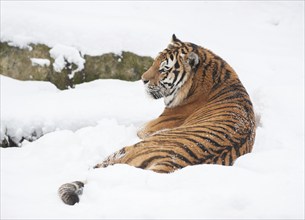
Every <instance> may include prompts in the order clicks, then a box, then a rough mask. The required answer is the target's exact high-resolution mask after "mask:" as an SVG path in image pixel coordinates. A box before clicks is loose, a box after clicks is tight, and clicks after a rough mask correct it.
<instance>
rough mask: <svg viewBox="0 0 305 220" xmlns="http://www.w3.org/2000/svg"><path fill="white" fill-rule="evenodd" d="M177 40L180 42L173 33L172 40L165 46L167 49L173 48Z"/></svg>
mask: <svg viewBox="0 0 305 220" xmlns="http://www.w3.org/2000/svg"><path fill="white" fill-rule="evenodd" d="M178 42H180V43H181V40H179V39H178V38H177V37H176V35H175V34H173V36H172V40H171V42H170V44H169V45H168V46H167V48H168V49H173V48H174V46H175V44H177V43H178Z"/></svg>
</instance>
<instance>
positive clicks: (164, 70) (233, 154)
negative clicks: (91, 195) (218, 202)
mask: <svg viewBox="0 0 305 220" xmlns="http://www.w3.org/2000/svg"><path fill="white" fill-rule="evenodd" d="M142 81H143V83H144V85H145V88H146V91H147V92H148V94H149V95H150V96H151V97H153V98H154V99H159V98H164V103H165V109H164V111H163V113H162V114H161V115H160V116H159V117H158V118H157V119H155V120H152V121H150V122H149V123H147V124H146V125H145V127H144V128H143V129H142V130H140V131H139V132H138V136H139V137H140V138H141V139H143V140H142V141H141V142H139V143H136V144H134V145H132V146H127V147H124V148H122V149H121V150H119V151H117V152H115V153H113V154H112V155H110V156H108V157H107V158H106V159H105V160H103V161H102V162H101V163H99V164H97V165H96V166H95V167H94V168H101V167H103V168H104V167H107V166H109V165H114V164H128V165H131V166H134V167H138V168H142V169H146V170H152V171H155V172H157V173H171V172H173V171H175V170H178V169H181V168H184V167H186V166H190V165H196V164H222V165H233V163H234V161H235V160H236V158H238V157H239V156H241V155H244V154H246V153H249V152H251V150H252V146H253V143H254V138H255V130H256V124H255V116H254V111H253V106H252V103H251V100H250V98H249V95H248V93H247V91H246V89H245V88H244V86H243V85H242V83H241V82H240V80H239V78H238V76H237V75H236V73H235V71H234V70H233V69H232V68H231V67H230V66H229V65H228V64H227V63H226V62H225V61H224V60H223V59H222V58H220V57H219V56H217V55H215V54H214V53H213V52H211V51H210V50H207V49H205V48H203V47H200V46H197V45H195V44H193V43H187V42H182V41H180V40H179V39H177V37H176V36H175V35H173V36H172V41H171V43H170V44H169V45H168V47H167V48H166V49H165V50H164V51H162V52H161V53H159V55H158V56H157V57H156V59H155V60H154V62H153V64H152V66H151V67H150V68H149V69H148V70H147V71H146V72H145V73H144V74H143V75H142ZM83 186H84V184H83V183H82V182H80V181H76V182H73V183H68V184H64V185H62V186H61V187H60V189H59V195H60V197H61V199H62V200H63V202H64V203H66V204H69V205H74V204H75V203H76V202H78V201H79V197H78V194H79V192H81V191H82V188H83Z"/></svg>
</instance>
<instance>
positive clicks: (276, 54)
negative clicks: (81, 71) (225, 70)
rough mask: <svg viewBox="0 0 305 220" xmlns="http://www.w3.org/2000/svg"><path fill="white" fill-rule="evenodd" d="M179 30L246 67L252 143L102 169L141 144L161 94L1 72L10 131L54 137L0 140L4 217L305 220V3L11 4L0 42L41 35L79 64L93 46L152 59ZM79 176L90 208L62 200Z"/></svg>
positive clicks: (4, 118) (242, 71) (23, 42)
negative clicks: (248, 149)
mask: <svg viewBox="0 0 305 220" xmlns="http://www.w3.org/2000/svg"><path fill="white" fill-rule="evenodd" d="M37 18H39V19H37ZM173 33H176V35H177V37H178V38H180V39H181V40H185V41H190V42H193V43H196V44H199V45H202V46H204V47H206V48H209V49H211V50H212V51H214V52H215V53H216V54H218V55H220V56H221V57H223V58H224V59H225V60H226V61H227V62H228V63H229V64H230V65H231V66H232V67H233V68H234V69H235V70H236V72H237V73H238V74H239V76H240V79H241V81H242V82H243V84H244V85H245V87H246V88H247V90H248V92H249V94H250V96H251V98H252V100H253V103H254V106H255V110H256V112H257V114H259V115H260V116H261V120H262V127H259V128H258V130H257V137H256V140H255V145H254V149H253V152H252V153H251V154H247V155H245V156H242V157H240V158H239V159H238V160H237V161H236V163H235V164H234V166H232V167H225V166H219V165H198V166H192V167H187V168H184V169H182V170H180V171H177V172H175V173H173V174H170V175H164V174H156V173H153V172H150V171H145V170H141V169H136V168H133V167H129V166H127V165H116V166H112V167H108V168H107V169H96V170H93V169H91V168H92V166H94V165H95V164H96V163H97V162H100V161H101V160H102V159H103V158H105V157H106V156H107V155H109V154H111V153H112V152H114V151H115V150H118V149H120V148H121V147H123V146H128V145H131V144H133V143H135V142H137V141H139V139H138V137H137V136H136V131H137V130H138V129H139V128H140V127H141V126H142V124H143V123H145V122H147V121H149V120H151V119H153V118H155V117H157V116H158V115H159V114H160V113H161V112H162V109H163V107H164V104H163V101H162V100H158V101H155V100H151V99H149V98H148V97H147V96H146V95H145V92H144V86H143V84H142V83H141V82H139V81H138V82H124V81H119V80H96V81H93V82H90V83H84V84H82V85H77V86H76V88H75V89H69V90H64V91H60V90H58V89H56V87H55V86H54V85H52V84H51V83H48V82H34V81H23V82H22V81H18V80H13V79H11V78H8V77H5V76H1V77H0V81H1V140H2V139H3V138H5V135H6V134H9V135H11V136H13V137H14V140H16V141H18V140H20V139H21V137H22V136H31V135H32V133H33V132H34V131H35V132H36V136H37V138H38V137H39V136H40V135H42V134H44V135H43V136H42V137H40V138H39V139H37V140H35V141H33V142H27V141H23V142H22V147H21V148H5V149H4V148H1V149H0V153H1V219H26V218H28V219H45V218H48V219H89V218H90V219H101V218H139V219H148V218H183V219H192V218H197V219H198V218H199V219H215V218H221V219H242V218H252V219H304V217H305V216H304V2H297V1H295V2H288V1H287V2H284V1H283V2H234V3H232V2H209V1H203V2H199V1H198V2H188V3H187V4H186V2H172V1H170V2H97V1H94V2H86V3H85V2H47V1H44V2H21V1H19V2H15V1H11V2H8V1H4V2H3V1H1V41H8V42H10V44H13V45H16V46H20V47H27V46H28V44H29V43H45V44H47V45H48V46H50V47H51V48H52V49H53V51H54V50H55V49H56V50H55V51H58V53H57V55H58V56H56V57H57V58H58V57H65V58H66V59H70V60H71V62H73V63H75V64H76V65H77V66H78V67H80V66H81V63H82V62H81V59H80V58H81V57H82V55H83V54H90V55H97V54H102V53H104V52H114V53H117V54H119V53H120V52H121V51H122V50H130V51H132V52H136V53H138V54H141V55H150V56H156V54H157V53H158V52H159V51H161V50H162V49H163V48H164V47H166V46H167V44H168V43H169V39H170V36H171V34H173ZM58 45H60V46H58ZM54 48H55V49H54ZM58 48H59V49H58ZM72 51H73V52H72ZM70 52H71V53H70ZM80 54H82V55H80ZM59 64H62V60H61V61H59ZM75 180H87V181H88V183H87V185H86V186H85V188H84V193H83V195H82V196H81V198H80V199H81V200H80V203H78V204H76V205H75V206H73V207H71V206H67V205H64V204H63V203H62V202H61V201H60V199H59V198H58V196H57V189H58V187H59V186H60V185H61V184H63V183H66V182H69V181H75Z"/></svg>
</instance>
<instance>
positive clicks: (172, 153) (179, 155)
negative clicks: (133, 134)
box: [127, 149, 192, 168]
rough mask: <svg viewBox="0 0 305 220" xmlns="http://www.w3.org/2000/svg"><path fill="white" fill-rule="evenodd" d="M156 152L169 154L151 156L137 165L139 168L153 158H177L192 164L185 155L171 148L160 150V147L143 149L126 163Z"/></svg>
mask: <svg viewBox="0 0 305 220" xmlns="http://www.w3.org/2000/svg"><path fill="white" fill-rule="evenodd" d="M158 152H162V153H167V154H169V155H171V156H153V157H150V158H148V159H146V160H144V161H143V162H142V163H141V165H140V166H139V167H140V168H142V167H143V166H144V165H145V166H144V167H147V165H148V164H149V163H150V162H152V161H153V160H156V159H163V158H171V159H172V158H173V157H174V158H178V159H180V160H182V161H183V162H185V163H187V164H192V162H191V161H189V160H188V159H187V158H186V157H184V156H183V155H181V154H179V153H177V152H175V151H173V150H160V149H156V150H155V149H154V150H149V151H144V152H142V153H140V154H136V155H135V156H134V157H133V158H130V159H129V160H128V162H127V163H130V162H131V161H133V160H134V159H136V158H138V157H139V156H143V155H147V154H151V153H158Z"/></svg>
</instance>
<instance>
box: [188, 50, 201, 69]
mask: <svg viewBox="0 0 305 220" xmlns="http://www.w3.org/2000/svg"><path fill="white" fill-rule="evenodd" d="M187 63H188V64H189V65H190V66H191V68H192V69H194V68H196V67H197V65H198V63H199V56H198V55H197V54H196V53H194V52H190V53H189V54H188V56H187Z"/></svg>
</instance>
